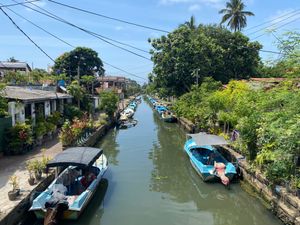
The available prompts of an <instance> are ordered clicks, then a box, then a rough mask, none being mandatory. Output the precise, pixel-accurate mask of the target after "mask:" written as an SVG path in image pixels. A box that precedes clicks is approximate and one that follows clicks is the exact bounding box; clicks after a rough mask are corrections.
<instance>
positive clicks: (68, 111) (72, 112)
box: [64, 105, 83, 121]
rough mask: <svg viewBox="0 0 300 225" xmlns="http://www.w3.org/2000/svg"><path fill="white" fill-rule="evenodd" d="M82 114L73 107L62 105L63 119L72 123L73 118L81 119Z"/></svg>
mask: <svg viewBox="0 0 300 225" xmlns="http://www.w3.org/2000/svg"><path fill="white" fill-rule="evenodd" d="M82 115H83V112H82V111H81V110H80V109H79V108H78V107H76V106H74V105H64V117H65V118H66V119H68V120H70V121H72V120H73V119H74V118H75V117H77V118H81V117H82Z"/></svg>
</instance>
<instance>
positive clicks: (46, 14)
mask: <svg viewBox="0 0 300 225" xmlns="http://www.w3.org/2000/svg"><path fill="white" fill-rule="evenodd" d="M12 1H14V2H16V1H15V0H12ZM30 4H32V5H34V6H35V7H37V8H39V9H41V10H43V11H44V12H46V13H44V12H41V11H39V10H37V9H34V8H32V7H30V6H27V5H23V6H24V7H26V8H29V9H31V10H33V11H35V12H38V13H40V14H42V15H45V16H47V17H50V18H52V19H54V20H57V21H60V22H62V23H64V24H67V25H70V26H72V27H75V28H77V29H79V30H81V31H83V32H85V33H87V34H89V35H92V36H94V37H95V38H98V39H100V40H101V41H103V42H105V43H107V44H110V45H112V46H114V47H116V48H119V49H122V50H124V51H126V52H129V53H131V54H133V55H136V56H138V57H141V58H144V59H147V60H149V61H151V60H150V59H149V58H147V57H145V56H143V55H140V54H138V53H136V52H133V51H131V50H128V49H126V48H123V47H121V46H118V45H116V44H114V43H111V42H109V41H107V40H106V39H107V37H104V36H103V35H100V34H98V33H95V32H93V31H89V30H86V29H84V28H82V27H79V26H77V25H75V24H73V23H70V22H68V21H67V20H65V19H63V18H61V17H59V16H56V15H55V14H53V13H51V12H49V11H48V10H46V9H43V8H41V7H39V6H37V5H35V4H33V3H30ZM105 38H106V39H105ZM111 40H112V39H111ZM131 47H133V46H131ZM134 48H136V47H134ZM142 51H144V50H142ZM147 53H148V52H147Z"/></svg>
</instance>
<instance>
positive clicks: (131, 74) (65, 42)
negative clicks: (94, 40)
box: [0, 8, 144, 79]
mask: <svg viewBox="0 0 300 225" xmlns="http://www.w3.org/2000/svg"><path fill="white" fill-rule="evenodd" d="M8 9H9V8H8ZM9 10H10V11H11V12H13V13H15V14H16V15H18V16H20V17H21V18H23V19H25V20H26V21H28V22H29V23H31V24H32V25H34V26H36V27H38V28H39V29H41V30H42V31H44V32H46V33H47V34H49V35H51V36H52V37H54V38H56V39H57V40H59V41H61V42H63V43H64V44H67V45H69V46H71V47H73V48H75V46H74V45H72V44H70V43H69V42H67V41H65V40H63V39H61V38H59V37H57V36H56V35H54V34H52V33H50V32H49V31H47V30H45V29H44V28H42V27H40V26H38V25H36V24H34V23H33V22H31V21H30V20H27V19H26V18H25V17H23V16H21V15H19V14H18V13H16V12H14V11H13V10H11V9H9ZM102 62H103V63H105V64H107V65H109V66H111V67H113V68H115V69H117V70H120V71H122V72H126V73H127V74H129V75H130V76H134V77H137V78H140V79H144V78H143V77H140V76H138V75H135V74H133V73H130V72H128V71H126V70H124V69H121V68H119V67H116V66H114V65H112V64H109V63H107V62H105V61H103V60H102ZM0 63H1V62H0ZM1 64H2V63H1Z"/></svg>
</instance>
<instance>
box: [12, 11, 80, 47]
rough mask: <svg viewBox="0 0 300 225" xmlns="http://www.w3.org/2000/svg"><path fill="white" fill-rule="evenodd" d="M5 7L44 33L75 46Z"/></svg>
mask: <svg viewBox="0 0 300 225" xmlns="http://www.w3.org/2000/svg"><path fill="white" fill-rule="evenodd" d="M7 9H8V10H9V11H11V12H12V13H14V14H15V15H17V16H19V17H21V18H22V19H24V20H26V21H27V22H28V23H30V24H32V25H33V26H35V27H37V28H39V29H41V30H42V31H44V32H45V33H47V34H49V35H51V36H52V37H54V38H56V39H58V40H59V41H61V42H63V43H65V44H67V45H69V46H70V47H72V48H75V46H73V45H71V44H70V43H68V42H66V41H64V40H63V39H61V38H59V37H57V36H56V35H54V34H52V33H50V32H49V31H47V30H46V29H44V28H42V27H41V26H39V25H37V24H35V23H33V22H32V21H30V20H28V19H26V18H25V17H24V16H22V15H20V14H19V13H16V12H15V11H13V10H12V9H10V8H7Z"/></svg>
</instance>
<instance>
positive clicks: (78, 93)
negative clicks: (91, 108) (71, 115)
mask: <svg viewBox="0 0 300 225" xmlns="http://www.w3.org/2000/svg"><path fill="white" fill-rule="evenodd" d="M67 90H68V92H69V94H70V95H72V96H73V97H74V98H75V99H76V100H77V102H78V108H79V109H80V101H81V100H82V98H83V96H84V90H83V88H82V87H81V86H80V85H79V82H78V81H77V80H74V81H72V83H71V84H70V85H69V86H68V87H67Z"/></svg>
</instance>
